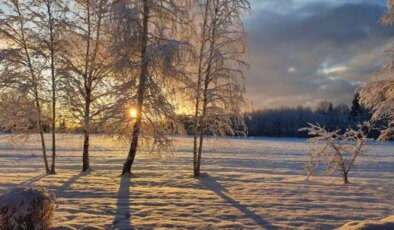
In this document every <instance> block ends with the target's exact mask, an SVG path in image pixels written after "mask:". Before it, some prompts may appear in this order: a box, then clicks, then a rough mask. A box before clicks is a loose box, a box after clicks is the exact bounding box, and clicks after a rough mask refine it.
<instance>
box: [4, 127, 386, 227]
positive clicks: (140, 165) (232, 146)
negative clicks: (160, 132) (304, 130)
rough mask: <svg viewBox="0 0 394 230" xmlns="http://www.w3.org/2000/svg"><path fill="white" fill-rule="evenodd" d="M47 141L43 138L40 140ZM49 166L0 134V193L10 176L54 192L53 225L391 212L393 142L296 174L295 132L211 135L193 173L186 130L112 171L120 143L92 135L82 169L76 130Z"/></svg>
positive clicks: (328, 220)
mask: <svg viewBox="0 0 394 230" xmlns="http://www.w3.org/2000/svg"><path fill="white" fill-rule="evenodd" d="M48 143H49V142H48ZM58 143H59V151H58V158H57V167H58V169H57V173H58V174H57V175H51V176H47V175H45V174H44V171H43V162H42V158H41V152H40V149H39V142H38V139H37V138H35V137H34V138H31V139H30V140H29V141H24V142H23V144H21V143H20V142H18V144H15V143H10V142H8V138H6V136H1V137H0V194H2V193H3V192H4V191H5V189H7V188H11V187H14V186H17V185H24V186H45V187H48V188H49V189H50V190H51V191H53V192H54V193H55V194H56V197H57V203H58V205H59V206H58V208H57V211H56V213H55V215H56V218H55V224H56V225H68V226H72V227H75V228H79V227H82V226H86V225H91V226H97V227H101V228H104V229H124V228H126V227H127V226H133V227H135V228H153V227H162V228H204V229H207V228H262V229H263V228H266V229H300V228H301V229H332V228H334V227H339V226H341V225H343V224H345V223H347V222H349V221H357V220H364V219H382V218H384V217H386V216H389V215H393V214H394V145H393V144H389V143H385V144H376V143H375V144H373V145H371V146H370V147H369V148H370V149H369V153H368V156H365V157H361V158H360V159H359V164H358V167H357V168H356V169H355V170H353V171H352V172H351V173H350V176H349V180H350V183H351V184H349V185H342V180H341V178H340V177H312V178H311V180H310V181H309V182H306V181H304V178H305V172H304V169H303V166H304V160H305V155H304V153H305V151H306V146H305V144H304V140H303V139H274V138H265V139H257V138H256V139H246V140H245V139H232V140H221V141H217V140H210V141H209V142H208V144H207V148H206V151H205V154H204V155H203V157H204V160H203V165H202V171H203V172H206V173H208V174H206V175H204V176H203V177H202V178H201V179H193V178H192V176H191V175H192V153H191V145H192V140H191V139H188V138H180V139H178V140H177V143H176V150H175V151H174V153H173V154H172V155H171V156H170V157H169V156H166V157H164V158H163V159H158V158H149V157H142V156H140V157H139V158H137V160H136V162H135V165H134V166H135V167H134V174H133V176H131V177H120V176H119V175H120V172H121V166H122V164H123V160H124V158H125V156H126V154H127V144H126V143H120V142H116V141H114V140H112V139H110V138H104V137H94V138H93V143H92V145H91V147H92V151H91V164H92V166H93V168H94V170H93V171H91V172H89V173H81V172H80V168H81V157H82V156H81V155H82V154H81V150H80V148H81V146H82V138H81V137H80V136H72V135H64V136H60V137H59V139H58Z"/></svg>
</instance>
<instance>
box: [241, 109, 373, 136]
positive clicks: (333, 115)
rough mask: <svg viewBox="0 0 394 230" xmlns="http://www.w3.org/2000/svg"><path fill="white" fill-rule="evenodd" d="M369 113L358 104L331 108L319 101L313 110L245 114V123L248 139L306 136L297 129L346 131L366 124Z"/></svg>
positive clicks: (265, 111) (260, 111) (272, 110)
mask: <svg viewBox="0 0 394 230" xmlns="http://www.w3.org/2000/svg"><path fill="white" fill-rule="evenodd" d="M369 114H370V112H369V111H368V110H367V109H364V108H362V107H361V106H359V105H358V104H356V106H354V105H353V106H352V107H349V106H348V105H346V104H339V105H335V106H334V105H333V104H332V103H331V102H327V101H322V102H321V103H320V104H319V105H318V106H317V108H314V109H313V108H311V107H302V106H298V107H296V108H289V107H281V108H275V109H264V110H258V111H254V112H251V113H248V114H246V116H245V124H246V126H247V129H248V135H250V136H269V137H307V136H308V134H307V133H306V132H300V131H299V129H300V128H303V127H307V126H308V124H309V123H310V124H320V125H321V126H324V127H325V128H326V129H327V130H335V129H340V130H346V128H349V127H355V126H356V125H357V124H359V123H361V122H363V121H368V120H369V116H370V115H369Z"/></svg>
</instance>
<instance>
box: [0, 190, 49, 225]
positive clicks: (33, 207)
mask: <svg viewBox="0 0 394 230" xmlns="http://www.w3.org/2000/svg"><path fill="white" fill-rule="evenodd" d="M54 210H55V196H54V195H53V194H52V193H50V192H48V190H46V189H41V188H15V189H12V190H10V191H8V192H6V193H5V194H4V195H3V196H1V197H0V229H1V230H9V229H22V230H24V229H26V230H42V229H44V230H45V229H49V227H50V225H51V220H52V217H53V212H54Z"/></svg>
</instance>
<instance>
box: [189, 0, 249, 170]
mask: <svg viewBox="0 0 394 230" xmlns="http://www.w3.org/2000/svg"><path fill="white" fill-rule="evenodd" d="M249 10H250V4H249V1H247V0H206V1H200V2H199V3H198V13H199V15H202V16H200V17H197V20H198V25H199V28H198V30H197V31H198V35H197V38H198V39H197V41H196V47H197V50H198V51H197V61H196V63H197V64H196V65H197V67H196V68H197V71H196V72H197V73H196V77H195V78H194V79H195V80H194V82H195V85H194V87H193V88H194V95H195V96H194V99H193V101H194V106H195V109H194V142H193V143H194V144H193V162H194V163H193V168H194V176H195V177H197V176H199V175H200V165H201V157H202V148H203V141H204V137H205V135H207V134H210V135H214V136H225V135H236V134H239V133H241V132H239V131H242V130H236V129H234V127H236V126H238V127H240V126H243V125H242V124H243V121H242V114H241V113H242V110H241V109H240V108H241V107H242V104H243V103H244V97H243V95H244V91H245V90H244V85H243V81H244V72H245V69H246V68H247V62H246V57H245V56H246V53H247V52H246V38H245V31H244V28H243V22H242V14H243V13H245V12H248V11H249Z"/></svg>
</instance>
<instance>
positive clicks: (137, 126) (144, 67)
mask: <svg viewBox="0 0 394 230" xmlns="http://www.w3.org/2000/svg"><path fill="white" fill-rule="evenodd" d="M143 4H144V9H143V31H142V32H143V37H142V49H141V72H140V77H139V84H138V90H137V112H138V114H137V117H136V120H135V123H134V127H133V133H132V139H131V144H130V150H129V153H128V155H127V159H126V161H125V163H124V165H123V170H122V175H124V174H126V173H131V166H132V165H133V162H134V158H135V155H136V153H137V148H138V138H139V135H140V132H141V123H142V121H141V119H142V106H143V102H144V96H145V88H146V81H147V79H148V67H149V66H148V64H149V63H148V60H147V55H146V51H147V46H148V33H149V31H148V29H149V28H148V19H149V11H150V8H149V5H148V4H149V0H144V2H143Z"/></svg>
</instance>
